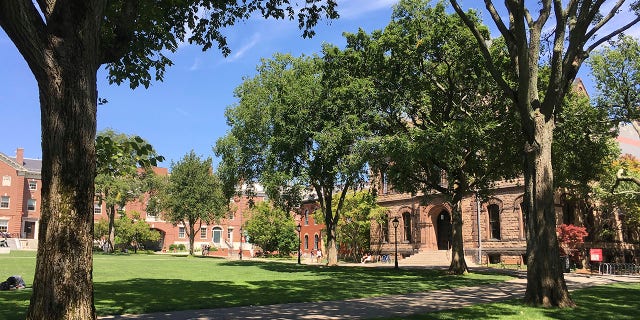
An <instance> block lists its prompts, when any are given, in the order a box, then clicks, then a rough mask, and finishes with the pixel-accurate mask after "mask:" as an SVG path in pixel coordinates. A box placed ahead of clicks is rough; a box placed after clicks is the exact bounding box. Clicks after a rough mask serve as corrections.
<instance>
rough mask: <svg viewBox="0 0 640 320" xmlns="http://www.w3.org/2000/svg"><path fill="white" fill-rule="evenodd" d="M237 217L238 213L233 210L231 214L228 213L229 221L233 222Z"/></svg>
mask: <svg viewBox="0 0 640 320" xmlns="http://www.w3.org/2000/svg"><path fill="white" fill-rule="evenodd" d="M235 217H236V213H235V212H234V211H233V210H229V212H228V213H227V219H229V220H233V219H235Z"/></svg>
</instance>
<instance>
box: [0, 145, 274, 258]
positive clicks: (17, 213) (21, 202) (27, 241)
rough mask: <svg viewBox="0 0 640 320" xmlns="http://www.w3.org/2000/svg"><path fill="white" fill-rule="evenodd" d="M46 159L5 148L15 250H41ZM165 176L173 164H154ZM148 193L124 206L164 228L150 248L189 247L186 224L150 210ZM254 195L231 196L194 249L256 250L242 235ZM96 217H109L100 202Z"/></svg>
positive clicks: (0, 210)
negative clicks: (224, 212)
mask: <svg viewBox="0 0 640 320" xmlns="http://www.w3.org/2000/svg"><path fill="white" fill-rule="evenodd" d="M41 168H42V160H40V159H28V158H24V149H22V148H18V149H17V150H16V154H15V156H13V157H10V156H7V155H5V154H4V153H1V152H0V176H1V177H2V184H1V185H0V232H2V233H8V235H9V236H10V237H11V240H10V241H9V244H10V245H11V246H12V247H14V248H21V249H26V248H32V249H35V248H37V239H38V227H39V220H40V204H41V197H40V190H41V187H42V180H41V175H40V172H41ZM154 172H155V173H156V174H159V175H168V174H169V173H168V170H167V168H154ZM255 193H256V196H255V197H254V198H253V199H252V201H254V202H256V201H263V200H264V199H265V198H266V195H265V194H264V191H263V190H262V189H260V188H259V187H255ZM147 199H148V197H146V198H144V199H142V200H140V201H132V202H130V203H127V205H126V206H125V208H124V210H125V212H127V211H136V212H139V213H140V217H141V218H142V219H145V221H146V222H147V223H148V224H149V226H150V227H151V228H152V229H154V230H157V231H159V232H160V234H161V239H160V241H159V242H158V243H155V244H150V249H156V250H168V248H169V246H170V245H171V244H184V245H185V247H188V245H189V239H188V238H187V236H186V232H185V226H182V225H175V226H174V225H173V224H171V223H170V222H167V221H164V220H163V219H162V217H160V216H155V215H151V214H148V213H147V212H146V210H145V209H146V202H147ZM248 208H249V199H248V198H246V197H236V198H235V199H233V200H231V204H230V209H231V210H229V212H228V213H227V215H226V216H225V217H224V218H223V219H220V221H217V222H214V223H209V224H203V225H202V227H201V228H200V232H199V234H197V235H196V237H195V243H194V249H195V250H196V251H197V250H199V249H200V247H201V245H203V244H208V245H212V246H214V247H216V248H217V249H218V250H217V251H216V252H215V254H216V255H220V256H231V255H234V256H238V255H239V252H240V251H241V250H240V249H241V248H242V251H243V256H250V254H252V252H253V250H252V247H253V246H252V245H251V244H250V243H246V241H245V240H246V238H245V237H244V235H242V227H241V226H242V224H243V222H244V221H246V219H247V218H248ZM93 213H94V220H95V221H98V220H101V219H108V217H107V211H106V207H105V205H104V204H101V203H99V202H96V203H95V204H94V210H93Z"/></svg>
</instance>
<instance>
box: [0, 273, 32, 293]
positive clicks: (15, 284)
mask: <svg viewBox="0 0 640 320" xmlns="http://www.w3.org/2000/svg"><path fill="white" fill-rule="evenodd" d="M26 286H27V285H26V284H25V283H24V280H23V279H22V277H21V276H18V275H15V276H11V277H9V278H7V280H6V281H3V282H0V290H18V289H24V288H25V287H26Z"/></svg>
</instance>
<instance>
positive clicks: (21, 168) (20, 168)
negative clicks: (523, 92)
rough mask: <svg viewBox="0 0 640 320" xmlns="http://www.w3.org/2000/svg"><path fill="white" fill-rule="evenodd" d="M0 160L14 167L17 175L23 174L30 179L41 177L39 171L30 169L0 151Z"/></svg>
mask: <svg viewBox="0 0 640 320" xmlns="http://www.w3.org/2000/svg"><path fill="white" fill-rule="evenodd" d="M0 161H2V162H4V163H6V164H8V165H9V166H10V167H12V168H13V169H15V170H16V171H17V173H18V175H19V176H24V177H27V178H32V179H41V177H42V174H41V173H40V172H39V171H31V170H28V169H27V168H25V167H24V166H22V165H20V164H19V163H17V162H15V161H14V160H13V159H12V158H10V157H8V156H7V155H6V154H4V153H2V152H0Z"/></svg>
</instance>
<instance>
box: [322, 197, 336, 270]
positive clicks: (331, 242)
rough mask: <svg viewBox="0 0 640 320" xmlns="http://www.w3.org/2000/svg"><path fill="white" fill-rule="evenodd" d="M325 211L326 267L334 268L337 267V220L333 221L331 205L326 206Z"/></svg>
mask: <svg viewBox="0 0 640 320" xmlns="http://www.w3.org/2000/svg"><path fill="white" fill-rule="evenodd" d="M325 210H326V211H325V226H326V232H327V248H326V251H327V253H326V256H327V265H330V266H335V265H338V246H337V241H336V231H337V230H336V221H337V219H335V218H334V216H333V211H332V210H331V205H327V208H326V209H325Z"/></svg>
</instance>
